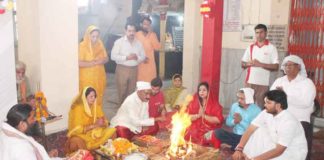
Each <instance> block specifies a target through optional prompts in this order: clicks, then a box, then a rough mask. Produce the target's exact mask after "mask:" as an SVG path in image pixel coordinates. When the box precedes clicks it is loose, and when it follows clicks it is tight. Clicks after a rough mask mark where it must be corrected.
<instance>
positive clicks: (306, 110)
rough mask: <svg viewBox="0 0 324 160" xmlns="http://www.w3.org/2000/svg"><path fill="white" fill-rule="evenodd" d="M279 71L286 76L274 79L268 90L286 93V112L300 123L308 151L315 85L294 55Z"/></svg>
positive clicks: (300, 61)
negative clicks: (278, 90)
mask: <svg viewBox="0 0 324 160" xmlns="http://www.w3.org/2000/svg"><path fill="white" fill-rule="evenodd" d="M281 69H282V70H283V71H284V72H285V74H286V75H285V76H283V77H280V78H278V79H276V81H275V82H274V83H273V85H272V86H271V88H270V90H274V89H281V90H283V91H285V92H286V94H287V99H288V111H289V112H290V113H292V114H293V115H294V116H295V117H296V118H297V119H298V120H299V121H300V122H301V124H302V126H303V128H304V132H305V135H306V139H307V143H308V150H309V151H310V150H311V145H312V136H313V131H312V127H311V124H310V116H311V114H312V112H313V106H314V99H315V96H316V88H315V85H314V83H313V81H312V80H311V79H309V78H307V74H306V70H305V65H304V62H303V60H302V59H301V58H300V57H298V56H296V55H290V56H287V57H285V59H284V60H283V62H282V65H281ZM307 159H310V152H308V155H307Z"/></svg>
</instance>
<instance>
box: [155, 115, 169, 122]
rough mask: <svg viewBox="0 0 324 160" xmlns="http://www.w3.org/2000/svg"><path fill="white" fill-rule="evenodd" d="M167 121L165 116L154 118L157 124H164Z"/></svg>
mask: <svg viewBox="0 0 324 160" xmlns="http://www.w3.org/2000/svg"><path fill="white" fill-rule="evenodd" d="M165 120H166V118H165V117H164V116H161V117H156V118H154V121H155V122H163V121H165Z"/></svg>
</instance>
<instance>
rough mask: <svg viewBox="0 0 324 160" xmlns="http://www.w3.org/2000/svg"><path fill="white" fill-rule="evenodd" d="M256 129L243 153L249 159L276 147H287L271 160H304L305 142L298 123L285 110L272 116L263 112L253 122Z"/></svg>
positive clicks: (305, 152) (301, 128)
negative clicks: (277, 145) (278, 145)
mask: <svg viewBox="0 0 324 160" xmlns="http://www.w3.org/2000/svg"><path fill="white" fill-rule="evenodd" d="M252 125H254V126H257V127H258V128H257V129H256V130H255V131H254V133H253V134H252V135H251V137H250V139H249V140H248V142H247V143H246V145H245V147H244V150H243V152H244V153H245V154H246V155H247V156H248V157H250V158H253V157H256V156H258V155H260V154H262V153H264V152H266V151H269V150H271V149H273V148H275V147H276V144H280V145H282V146H285V147H287V148H286V149H285V151H284V152H283V153H282V154H281V155H280V156H278V157H276V158H273V160H289V159H293V160H305V158H306V155H307V142H306V138H305V134H304V129H303V127H302V125H301V124H300V122H299V121H298V120H297V119H296V118H295V117H294V116H293V115H292V114H291V113H289V111H287V110H283V111H281V112H280V113H279V114H278V115H276V116H273V115H272V114H269V113H267V112H266V110H263V111H262V112H261V113H260V114H259V115H258V116H257V117H256V118H255V119H254V120H253V121H252Z"/></svg>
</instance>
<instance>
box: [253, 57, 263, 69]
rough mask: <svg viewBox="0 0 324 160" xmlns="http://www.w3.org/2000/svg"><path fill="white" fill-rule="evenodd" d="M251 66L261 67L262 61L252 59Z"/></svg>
mask: <svg viewBox="0 0 324 160" xmlns="http://www.w3.org/2000/svg"><path fill="white" fill-rule="evenodd" d="M252 66H253V67H262V63H261V62H260V61H258V60H257V59H253V60H252Z"/></svg>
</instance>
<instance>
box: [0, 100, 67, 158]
mask: <svg viewBox="0 0 324 160" xmlns="http://www.w3.org/2000/svg"><path fill="white" fill-rule="evenodd" d="M34 123H35V111H34V110H33V108H32V107H31V106H30V105H29V104H16V105H14V106H13V107H12V108H11V109H10V110H9V112H8V114H7V121H6V122H2V123H1V126H0V159H2V160H19V159H28V160H38V159H42V160H49V159H62V158H58V157H56V156H57V155H58V152H57V150H56V149H55V150H51V151H50V152H49V153H47V152H46V150H45V149H44V147H43V146H42V145H41V144H39V143H38V142H37V141H35V140H34V139H33V137H30V136H28V135H27V134H26V132H27V131H28V130H29V129H30V127H31V126H32V125H33V124H34Z"/></svg>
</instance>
